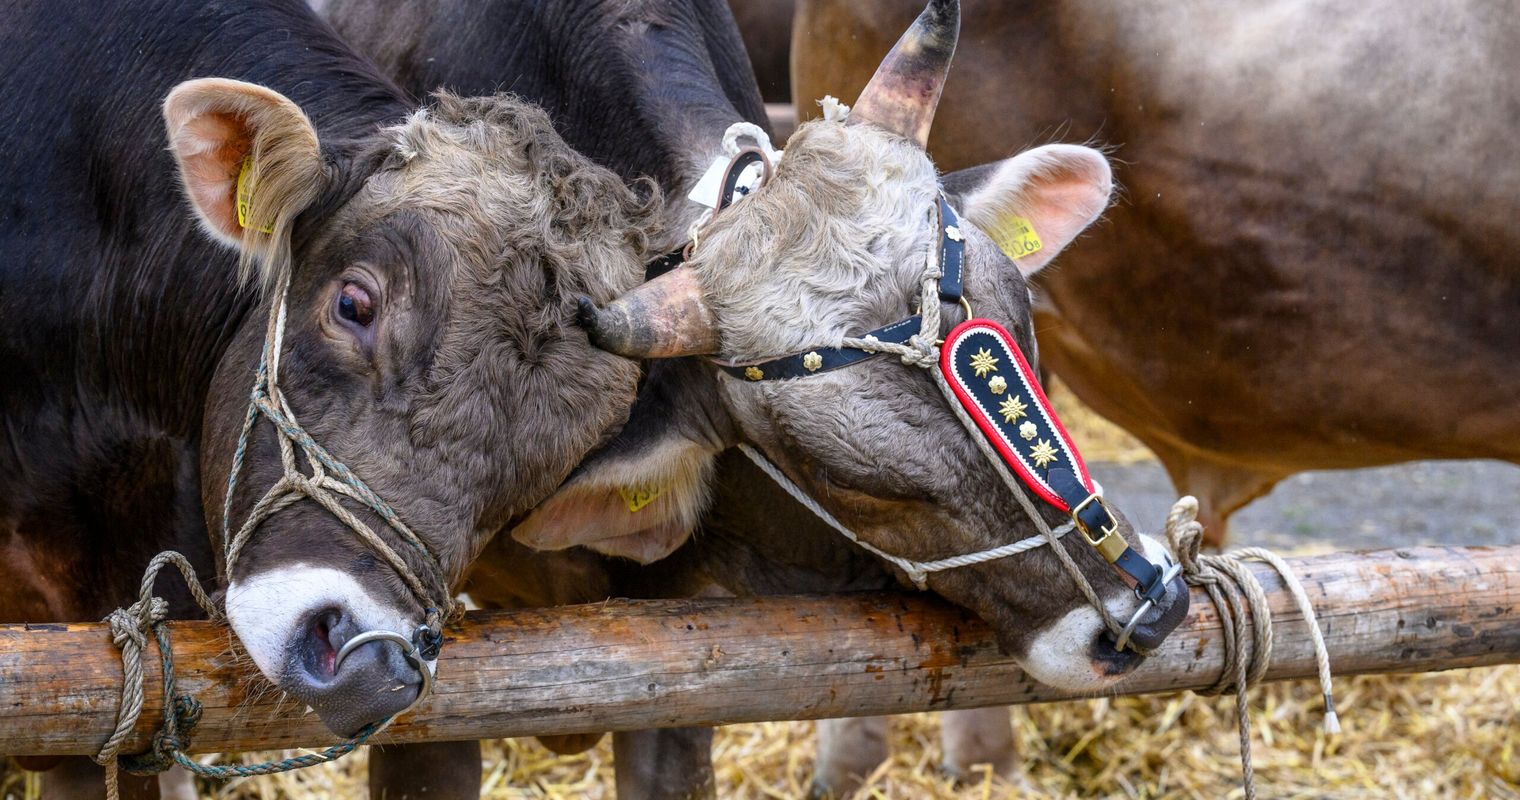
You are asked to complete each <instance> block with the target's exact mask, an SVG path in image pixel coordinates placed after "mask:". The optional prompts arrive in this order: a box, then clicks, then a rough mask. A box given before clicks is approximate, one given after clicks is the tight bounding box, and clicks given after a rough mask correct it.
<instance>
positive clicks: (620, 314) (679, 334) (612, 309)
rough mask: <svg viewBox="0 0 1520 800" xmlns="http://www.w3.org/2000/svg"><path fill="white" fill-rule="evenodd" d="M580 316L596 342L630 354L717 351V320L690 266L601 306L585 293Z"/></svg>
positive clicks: (666, 355) (611, 350) (671, 355)
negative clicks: (603, 306)
mask: <svg viewBox="0 0 1520 800" xmlns="http://www.w3.org/2000/svg"><path fill="white" fill-rule="evenodd" d="M579 321H580V324H581V327H583V328H585V329H586V333H587V335H588V336H589V337H590V338H591V343H592V344H594V345H596V346H597V347H599V348H601V349H603V350H606V351H607V352H609V353H616V354H618V355H620V356H626V357H628V358H674V357H676V356H694V355H710V354H712V353H716V352H718V345H719V336H718V324H717V320H716V318H714V317H713V313H712V311H711V310H710V309H708V307H707V302H706V301H705V300H704V299H703V297H702V284H701V283H700V282H699V281H698V280H697V276H696V273H694V272H692V271H691V268H690V267H677V268H676V269H673V270H671V271H669V272H667V273H665V274H664V275H661V276H660V277H658V278H655V279H654V280H652V281H649V282H647V283H644V284H642V285H640V286H638V287H636V288H634V289H633V290H631V291H629V292H628V293H627V294H624V295H623V296H622V297H619V298H618V299H616V300H614V301H612V302H611V303H608V304H607V306H606V307H605V308H597V307H596V303H593V302H592V301H591V299H590V298H588V297H582V298H580V313H579Z"/></svg>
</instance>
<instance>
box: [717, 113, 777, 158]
mask: <svg viewBox="0 0 1520 800" xmlns="http://www.w3.org/2000/svg"><path fill="white" fill-rule="evenodd" d="M741 136H748V137H749V138H751V139H753V140H755V144H758V145H760V151H761V152H763V153H765V157H766V159H767V160H769V161H770V162H771V166H773V167H774V166H775V165H776V162H777V161H780V160H781V151H780V150H777V149H776V147H775V146H774V145H772V144H771V137H770V136H769V135H768V134H766V132H765V129H764V128H762V127H760V126H759V125H756V124H755V123H753V122H735V123H734V124H732V125H730V126H728V130H726V131H724V132H723V152H725V153H727V154H728V157H729V158H733V157H734V156H736V155H739V137H741Z"/></svg>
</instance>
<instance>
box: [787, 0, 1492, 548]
mask: <svg viewBox="0 0 1520 800" xmlns="http://www.w3.org/2000/svg"><path fill="white" fill-rule="evenodd" d="M917 5H918V3H917V2H916V0H878V1H877V2H859V0H855V1H854V2H843V1H842V0H805V1H804V2H802V3H800V4H799V9H798V15H799V19H798V23H797V26H796V30H797V31H798V36H799V39H798V41H797V42H796V44H795V46H794V54H795V55H794V62H793V63H794V67H795V69H794V72H793V81H794V96H795V97H797V98H809V99H811V98H816V97H820V96H822V95H823V94H825V93H829V94H834V95H840V96H846V97H848V96H851V94H852V93H853V92H855V91H857V90H858V89H859V87H861V86H863V85H864V84H865V82H866V80H867V79H868V78H869V77H870V75H871V72H872V70H873V69H874V68H875V64H876V63H877V60H878V59H879V58H880V54H881V53H883V52H885V51H886V50H887V49H888V48H889V47H890V46H891V43H892V41H893V40H894V38H895V36H896V33H895V32H896V31H898V30H899V29H900V27H901V25H902V24H904V22H905V21H906V20H908V19H911V18H912V16H913V14H915V13H916V12H917V8H916V6H917ZM965 6H966V7H965V15H966V21H965V32H966V33H965V35H964V36H963V37H962V40H961V43H960V52H959V53H958V55H957V58H956V69H955V71H954V72H953V74H952V77H951V79H950V81H949V83H948V85H947V87H946V97H945V101H944V103H943V104H942V106H941V110H940V119H939V123H938V124H937V125H935V129H934V136H933V137H932V138H931V141H930V150H931V153H932V154H933V155H934V157H935V159H936V161H937V163H939V164H940V165H941V166H942V167H945V168H948V169H956V168H962V167H967V166H970V165H973V164H979V163H983V162H986V161H989V160H991V159H994V158H997V157H1000V156H1003V155H1006V154H1007V153H1008V152H1009V151H1010V150H1012V149H1015V148H1017V147H1019V146H1021V145H1024V144H1028V143H1032V142H1036V141H1039V140H1042V139H1050V138H1052V137H1058V138H1070V139H1075V140H1086V139H1088V138H1089V137H1091V138H1093V139H1097V140H1100V141H1102V142H1105V143H1111V144H1114V145H1117V146H1118V149H1117V151H1116V156H1117V158H1118V160H1119V161H1120V165H1119V169H1118V174H1117V177H1118V179H1119V181H1120V182H1121V183H1122V184H1123V185H1124V187H1125V189H1126V194H1127V197H1125V198H1124V199H1123V200H1121V202H1119V203H1118V204H1117V205H1116V207H1115V208H1113V209H1111V210H1110V211H1109V213H1108V215H1107V221H1106V224H1103V225H1099V226H1096V227H1095V229H1094V231H1093V233H1092V234H1091V235H1090V236H1089V237H1088V238H1087V240H1086V241H1084V242H1082V243H1081V244H1080V245H1079V246H1078V247H1077V249H1076V251H1075V252H1074V253H1073V254H1072V255H1071V256H1070V257H1069V258H1068V259H1066V260H1065V261H1064V262H1063V263H1062V265H1061V267H1060V268H1059V269H1057V270H1053V271H1050V272H1048V273H1046V274H1043V275H1041V276H1040V278H1039V279H1038V280H1037V284H1038V287H1039V290H1040V295H1041V296H1040V301H1041V302H1040V304H1039V307H1038V312H1039V315H1038V317H1037V324H1038V331H1039V335H1040V345H1041V354H1042V355H1043V356H1044V357H1045V358H1046V359H1047V363H1048V364H1049V365H1051V366H1052V367H1053V368H1054V370H1055V372H1056V373H1057V374H1059V375H1060V376H1061V377H1062V379H1063V380H1065V381H1066V382H1067V383H1068V384H1069V385H1070V386H1071V387H1072V389H1073V390H1074V391H1075V392H1076V393H1077V394H1078V395H1079V396H1080V397H1081V398H1082V399H1083V401H1084V402H1086V403H1088V404H1089V405H1091V406H1093V407H1094V408H1095V409H1097V410H1098V411H1099V412H1100V413H1102V414H1103V415H1104V416H1106V417H1108V418H1110V419H1112V420H1114V421H1116V422H1118V423H1119V424H1121V425H1123V426H1124V427H1125V428H1127V429H1128V430H1130V431H1131V432H1133V433H1134V434H1135V435H1136V436H1138V437H1139V438H1140V439H1141V440H1142V441H1144V442H1145V443H1146V444H1147V445H1148V446H1149V447H1151V449H1152V450H1154V451H1155V452H1156V454H1157V456H1158V457H1159V458H1160V459H1161V461H1162V462H1163V463H1164V464H1165V466H1166V468H1167V470H1168V471H1169V472H1170V473H1171V476H1172V478H1173V481H1174V482H1175V483H1176V485H1177V487H1178V489H1179V490H1181V491H1184V492H1187V493H1192V494H1197V495H1198V496H1199V497H1200V500H1201V501H1202V503H1203V507H1204V511H1205V516H1206V517H1207V519H1208V521H1210V522H1212V523H1213V524H1212V525H1210V528H1211V529H1212V530H1213V531H1214V532H1215V536H1216V538H1218V537H1222V534H1223V530H1224V528H1223V523H1224V522H1225V520H1226V519H1227V518H1228V516H1229V514H1230V513H1231V512H1233V511H1235V510H1236V509H1238V508H1240V507H1241V506H1242V505H1244V504H1245V503H1247V502H1249V501H1250V500H1252V499H1254V498H1256V497H1260V496H1261V495H1263V494H1265V493H1266V492H1267V491H1268V490H1270V488H1271V487H1272V486H1273V484H1275V483H1276V482H1277V481H1279V480H1281V479H1282V478H1284V477H1286V476H1288V475H1290V474H1292V473H1294V472H1298V471H1301V470H1307V469H1333V468H1353V467H1365V466H1371V465H1377V464H1385V463H1390V462H1396V461H1402V460H1407V459H1415V458H1478V457H1489V458H1500V459H1507V460H1511V461H1520V415H1517V414H1515V412H1514V401H1515V398H1516V397H1520V376H1517V375H1516V374H1515V372H1514V371H1513V370H1512V369H1509V368H1508V366H1509V364H1510V363H1511V362H1512V360H1513V357H1514V353H1515V348H1516V345H1517V344H1520V315H1517V314H1516V313H1515V311H1516V310H1517V309H1520V261H1517V257H1516V256H1515V255H1514V253H1515V252H1516V248H1515V245H1516V244H1517V242H1516V239H1517V229H1516V228H1515V226H1514V223H1513V220H1514V219H1515V218H1516V216H1517V212H1520V163H1517V162H1516V161H1515V160H1514V159H1513V158H1512V157H1511V155H1510V154H1511V153H1512V150H1513V145H1512V128H1513V123H1514V121H1515V119H1516V113H1517V109H1520V89H1517V88H1516V87H1515V85H1514V83H1513V81H1511V80H1510V79H1509V75H1510V74H1511V73H1512V72H1513V70H1512V69H1509V68H1506V63H1507V61H1506V60H1512V59H1514V58H1515V57H1514V56H1513V55H1510V53H1511V52H1512V48H1510V47H1509V45H1510V44H1511V43H1513V42H1515V41H1520V21H1517V20H1516V19H1515V18H1514V17H1513V15H1510V14H1506V13H1503V12H1502V11H1501V10H1500V9H1497V8H1493V7H1490V6H1487V5H1484V4H1481V3H1473V2H1450V3H1443V4H1441V7H1440V8H1437V7H1434V6H1431V7H1421V8H1412V7H1405V6H1400V7H1399V8H1398V9H1397V10H1396V13H1394V12H1395V9H1391V8H1383V9H1378V8H1375V7H1373V6H1372V5H1368V6H1366V7H1360V6H1359V7H1355V8H1348V9H1339V10H1335V11H1330V10H1316V9H1313V8H1310V7H1309V6H1308V5H1307V4H1303V3H1296V2H1278V3H1267V4H1261V3H1233V2H1232V3H1185V4H1181V5H1177V4H1168V5H1166V6H1165V7H1162V6H1160V5H1131V4H1122V3H1112V2H1098V1H1097V0H1069V1H1068V2H1061V3H1056V4H1052V5H1050V6H1048V7H1042V8H1038V9H1033V8H1031V9H1021V10H1017V11H1012V10H1008V9H1006V8H1004V7H1003V6H1002V5H1001V4H998V3H994V2H989V0H967V2H966V4H965ZM798 106H799V109H800V110H801V111H802V112H803V113H804V114H808V113H816V112H815V111H814V110H813V107H812V104H811V102H808V101H800V102H799V103H798Z"/></svg>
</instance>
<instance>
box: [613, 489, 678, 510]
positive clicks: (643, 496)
mask: <svg viewBox="0 0 1520 800" xmlns="http://www.w3.org/2000/svg"><path fill="white" fill-rule="evenodd" d="M669 488H670V487H668V486H619V487H618V490H617V491H618V496H620V497H622V498H623V502H624V503H627V504H628V513H630V514H637V513H638V512H640V511H642V510H643V509H644V507H645V506H647V505H649V504H650V503H653V502H654V501H656V500H658V499H660V495H662V494H665V490H667V489H669Z"/></svg>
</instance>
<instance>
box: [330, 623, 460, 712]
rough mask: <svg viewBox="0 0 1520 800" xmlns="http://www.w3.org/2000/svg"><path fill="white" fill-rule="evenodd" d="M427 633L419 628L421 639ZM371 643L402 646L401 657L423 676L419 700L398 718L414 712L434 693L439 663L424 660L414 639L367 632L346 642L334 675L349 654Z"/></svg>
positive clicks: (339, 654) (387, 632) (334, 667)
mask: <svg viewBox="0 0 1520 800" xmlns="http://www.w3.org/2000/svg"><path fill="white" fill-rule="evenodd" d="M425 631H428V627H427V626H426V625H421V626H418V630H417V635H418V636H419V637H420V636H422V635H423V632H425ZM370 642H394V643H396V644H398V645H400V646H401V655H402V656H404V657H405V658H406V661H407V663H408V664H411V665H412V668H413V669H415V670H417V674H418V675H420V676H422V688H421V690H419V691H418V692H417V699H416V700H413V701H412V704H411V705H409V706H407V707H406V708H405V709H402V710H401V711H400V712H398V713H397V716H399V715H401V714H405V713H406V712H408V711H410V710H412V708H413V707H415V706H416V705H417V704H418V703H420V702H422V699H423V698H424V697H427V696H428V695H429V694H431V693H432V691H433V670H434V669H435V668H436V665H437V663H438V662H437V661H432V662H429V661H426V660H424V659H423V657H422V653H421V652H419V651H418V649H417V645H416V643H414V642H413V640H412V639H408V638H407V637H405V636H402V635H401V634H399V633H396V632H395V631H386V630H374V631H365V632H363V633H361V634H358V635H357V636H354V637H353V638H351V639H349V640H348V641H346V642H344V643H343V646H342V647H340V648H338V655H337V657H336V658H335V659H333V674H337V672H338V669H339V668H340V667H342V666H343V659H345V658H347V657H348V654H349V653H352V652H353V651H354V650H356V649H358V648H359V647H362V646H363V645H366V644H369V643H370Z"/></svg>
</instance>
